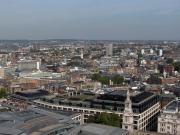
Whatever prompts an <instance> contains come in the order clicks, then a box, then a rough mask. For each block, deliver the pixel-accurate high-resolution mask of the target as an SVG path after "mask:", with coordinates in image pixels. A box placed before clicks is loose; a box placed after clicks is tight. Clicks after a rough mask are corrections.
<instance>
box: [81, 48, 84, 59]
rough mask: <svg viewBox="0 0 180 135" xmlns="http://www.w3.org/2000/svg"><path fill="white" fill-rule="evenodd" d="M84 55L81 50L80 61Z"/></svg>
mask: <svg viewBox="0 0 180 135" xmlns="http://www.w3.org/2000/svg"><path fill="white" fill-rule="evenodd" d="M83 57H84V54H83V49H81V59H83Z"/></svg>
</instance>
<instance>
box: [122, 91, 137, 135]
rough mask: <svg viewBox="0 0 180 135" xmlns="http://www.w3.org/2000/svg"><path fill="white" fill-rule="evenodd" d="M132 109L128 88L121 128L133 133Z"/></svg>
mask: <svg viewBox="0 0 180 135" xmlns="http://www.w3.org/2000/svg"><path fill="white" fill-rule="evenodd" d="M133 122H134V119H133V111H132V102H131V99H130V93H129V90H128V91H127V98H126V101H125V108H124V112H123V123H122V128H123V129H126V130H128V131H129V132H130V133H133V130H134V126H133Z"/></svg>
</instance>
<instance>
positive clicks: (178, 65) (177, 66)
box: [173, 61, 180, 72]
mask: <svg viewBox="0 0 180 135" xmlns="http://www.w3.org/2000/svg"><path fill="white" fill-rule="evenodd" d="M173 66H174V69H175V70H176V71H178V72H179V71H180V61H177V62H174V63H173Z"/></svg>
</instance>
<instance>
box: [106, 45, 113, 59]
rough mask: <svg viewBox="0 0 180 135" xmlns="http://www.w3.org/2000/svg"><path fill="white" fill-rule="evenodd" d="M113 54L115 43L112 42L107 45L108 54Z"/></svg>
mask: <svg viewBox="0 0 180 135" xmlns="http://www.w3.org/2000/svg"><path fill="white" fill-rule="evenodd" d="M112 55H113V44H110V45H108V46H107V47H106V56H112Z"/></svg>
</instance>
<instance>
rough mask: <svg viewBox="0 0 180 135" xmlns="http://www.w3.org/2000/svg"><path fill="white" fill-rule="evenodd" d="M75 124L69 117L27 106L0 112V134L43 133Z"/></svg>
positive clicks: (42, 134)
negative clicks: (20, 109) (23, 108)
mask: <svg viewBox="0 0 180 135" xmlns="http://www.w3.org/2000/svg"><path fill="white" fill-rule="evenodd" d="M75 124H76V122H75V121H73V120H72V119H71V118H70V117H67V116H64V115H62V114H58V113H54V112H50V111H46V110H43V109H39V108H35V107H29V108H28V109H27V110H26V111H21V112H3V113H0V134H9V135H19V134H22V133H24V134H34V133H37V132H38V133H39V134H40V135H44V134H45V133H47V132H49V131H51V130H54V129H56V128H58V129H61V128H65V127H68V128H70V127H71V128H72V127H74V126H75Z"/></svg>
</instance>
